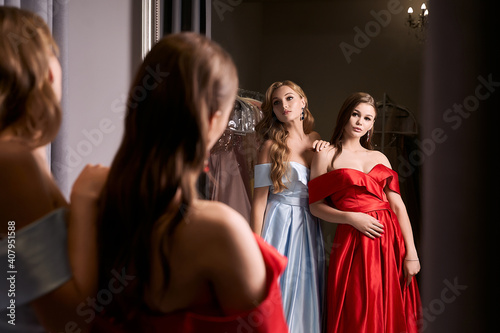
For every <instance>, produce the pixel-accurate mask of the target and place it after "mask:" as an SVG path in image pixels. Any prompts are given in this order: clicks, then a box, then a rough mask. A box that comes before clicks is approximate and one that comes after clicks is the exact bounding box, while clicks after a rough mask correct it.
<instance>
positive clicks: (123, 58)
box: [0, 0, 500, 332]
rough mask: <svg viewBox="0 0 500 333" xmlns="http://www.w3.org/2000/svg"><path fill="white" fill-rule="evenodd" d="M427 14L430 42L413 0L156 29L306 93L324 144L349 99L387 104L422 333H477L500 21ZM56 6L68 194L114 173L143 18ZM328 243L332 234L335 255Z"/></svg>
mask: <svg viewBox="0 0 500 333" xmlns="http://www.w3.org/2000/svg"><path fill="white" fill-rule="evenodd" d="M144 1H145V0H144ZM2 2H3V1H0V3H1V4H4V3H2ZM21 2H22V1H21ZM8 3H9V1H5V4H8ZM151 3H152V4H153V6H154V3H155V1H151ZM200 3H201V4H200ZM426 3H427V7H428V9H429V12H428V18H427V19H428V22H426V25H425V27H423V28H422V31H421V30H420V28H411V27H409V25H408V15H409V14H408V11H407V9H408V7H410V6H412V8H413V9H414V17H417V16H418V12H419V11H420V6H421V4H422V1H420V2H419V1H416V0H401V1H398V0H372V1H367V0H352V1H347V0H329V1H327V0H312V1H311V0H269V1H264V0H239V1H236V0H232V1H230V0H215V1H208V0H207V1H201V0H199V1H194V0H193V1H180V0H179V1H175V0H173V1H167V0H164V1H159V3H158V4H159V8H160V14H159V17H160V18H161V21H160V25H161V26H160V28H159V31H160V35H162V34H163V33H164V31H166V32H169V31H170V32H175V31H179V29H180V30H195V31H196V30H197V29H198V31H202V32H205V33H206V34H207V35H209V36H210V37H211V38H212V39H213V40H215V41H217V42H219V43H220V44H221V45H222V46H223V47H224V48H225V49H226V50H227V51H228V52H229V53H230V54H231V55H232V56H233V58H234V61H235V63H236V65H237V67H238V71H239V78H240V88H241V89H244V90H248V91H252V92H257V93H264V92H265V90H266V88H267V87H268V86H269V85H270V84H271V83H272V82H274V81H282V80H287V79H289V80H292V81H294V82H296V83H298V84H299V85H300V86H301V87H302V88H303V90H304V91H305V93H306V94H307V97H308V100H309V108H310V110H311V112H312V114H313V115H314V117H315V120H316V128H315V129H316V131H318V132H319V133H320V135H321V137H322V138H323V139H324V140H329V139H330V136H331V134H332V130H333V128H334V126H335V120H336V117H337V112H338V110H339V108H340V106H341V103H342V101H343V100H344V99H345V97H347V96H348V95H349V94H350V93H352V92H355V91H365V92H368V93H370V94H371V95H372V96H373V97H374V98H375V99H376V101H377V102H379V105H380V107H379V109H378V110H379V117H378V119H377V127H376V131H377V132H376V137H375V139H376V143H377V147H376V149H380V150H382V149H384V152H385V153H386V154H387V155H388V156H389V159H390V161H391V164H392V165H393V168H394V169H395V170H396V171H397V172H398V173H399V175H400V180H401V184H402V185H401V186H402V191H403V199H404V200H405V203H406V204H407V207H408V211H409V214H410V218H411V220H412V224H413V228H414V231H415V235H416V237H415V238H416V243H417V248H418V250H419V253H420V257H421V260H422V270H421V272H420V274H419V284H420V285H421V292H422V305H423V307H424V325H425V331H426V332H444V331H448V332H472V331H477V332H482V331H486V330H487V329H488V328H490V327H491V326H490V325H491V324H492V318H494V315H493V314H494V313H495V306H496V307H497V308H498V305H493V300H498V297H499V295H498V291H491V290H490V287H489V286H492V285H493V282H494V280H493V279H494V277H493V269H494V266H493V265H492V263H494V262H498V258H496V256H495V253H497V252H498V251H492V249H493V244H494V242H495V240H494V239H493V237H494V235H498V234H499V233H498V232H497V231H498V225H495V224H494V223H496V222H495V221H497V220H498V218H496V217H495V215H492V213H493V207H495V206H494V203H493V200H494V199H493V197H492V196H491V194H490V193H491V189H492V188H494V186H495V184H493V182H492V179H493V180H495V181H496V179H494V178H493V177H491V175H492V172H493V170H492V169H493V166H494V165H497V164H495V163H494V161H495V159H496V158H495V156H494V155H493V152H497V151H498V148H497V147H493V144H494V143H495V142H497V141H498V139H497V138H496V136H497V135H496V134H495V133H494V132H495V131H496V128H495V127H496V125H497V124H498V120H499V119H498V112H497V113H494V112H493V111H494V110H498V105H499V103H498V95H499V92H497V91H496V90H497V89H498V87H499V86H500V75H499V73H498V59H500V57H499V43H498V35H497V32H496V31H495V29H494V28H493V22H495V17H493V14H492V13H493V10H492V4H490V3H489V2H488V1H485V0H480V1H474V2H473V1H464V0H458V1H450V0H443V1H438V0H431V1H426ZM179 6H180V7H179ZM182 7H184V11H183V10H182ZM200 8H201V9H200ZM54 9H58V11H59V12H57V13H56V11H54V16H56V15H61V17H64V19H62V22H60V23H58V24H60V27H59V28H58V29H57V31H58V32H57V34H56V39H57V40H58V43H60V44H61V63H62V67H63V72H64V77H63V101H62V105H63V117H64V119H63V125H62V127H61V131H60V134H59V136H58V138H57V140H56V142H55V144H53V146H52V151H51V155H52V156H51V161H52V170H53V172H54V174H55V176H56V179H57V181H58V183H59V185H60V187H61V189H62V190H63V192H64V193H65V195H68V193H69V191H70V189H71V185H72V184H73V182H74V180H75V178H76V177H77V175H78V174H79V172H80V171H81V169H82V168H83V167H84V166H85V165H86V164H87V163H101V164H104V165H109V163H110V162H111V160H112V158H113V156H114V153H115V151H116V149H117V147H118V144H119V142H120V139H121V134H122V122H123V116H124V113H123V112H124V110H125V98H126V95H127V92H128V89H129V88H130V87H129V85H130V83H131V80H132V75H133V73H134V72H135V70H136V68H137V66H138V65H139V63H140V62H141V58H142V54H143V49H142V48H143V47H144V38H145V37H144V31H143V28H144V25H143V20H144V17H145V16H144V13H143V10H144V7H143V1H137V0H107V1H98V0H86V1H84V0H70V1H57V0H55V1H54ZM198 9H199V11H197V10H198ZM32 10H34V11H38V12H42V14H43V11H44V9H43V8H32ZM176 10H177V12H176ZM151 13H153V16H154V12H153V11H152V12H151ZM150 19H151V21H150V22H149V23H150V24H151V23H153V19H152V17H150ZM151 29H152V30H151V31H154V27H151ZM496 30H498V29H496ZM147 38H150V39H151V38H154V37H152V36H150V35H148V37H147ZM61 41H63V42H62V43H61ZM382 112H385V117H383V118H382V117H381V114H382ZM180 126H182V124H180ZM490 126H491V128H490ZM333 233H334V228H333V227H332V226H331V225H330V226H328V225H324V239H325V247H326V248H327V251H330V248H329V246H328V245H330V247H331V244H332V239H333ZM492 289H494V290H497V288H492ZM495 293H496V294H495ZM495 304H497V302H495Z"/></svg>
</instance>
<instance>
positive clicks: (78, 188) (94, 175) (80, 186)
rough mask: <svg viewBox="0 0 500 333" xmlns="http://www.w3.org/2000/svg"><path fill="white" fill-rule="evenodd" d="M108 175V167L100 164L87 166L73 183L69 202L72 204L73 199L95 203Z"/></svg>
mask: <svg viewBox="0 0 500 333" xmlns="http://www.w3.org/2000/svg"><path fill="white" fill-rule="evenodd" d="M108 173H109V168H108V167H105V166H102V165H100V164H97V165H92V164H87V165H86V166H85V168H83V170H82V172H81V173H80V175H79V176H78V178H77V179H76V180H75V182H74V183H73V188H72V189H71V201H72V202H73V200H74V199H90V200H96V201H97V199H98V198H99V196H100V194H101V192H102V189H103V187H104V184H105V183H106V180H107V178H108Z"/></svg>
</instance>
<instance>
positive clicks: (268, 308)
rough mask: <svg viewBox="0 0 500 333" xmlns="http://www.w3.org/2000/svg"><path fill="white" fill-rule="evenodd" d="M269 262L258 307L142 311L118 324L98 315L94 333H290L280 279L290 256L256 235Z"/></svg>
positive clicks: (263, 255)
mask: <svg viewBox="0 0 500 333" xmlns="http://www.w3.org/2000/svg"><path fill="white" fill-rule="evenodd" d="M255 239H256V240H257V244H258V245H259V247H260V250H261V252H262V257H263V258H264V263H265V265H266V274H267V278H266V284H267V290H268V292H267V296H266V298H265V299H264V301H262V302H261V303H260V304H258V305H257V306H256V307H255V308H254V309H252V310H249V311H246V312H243V313H240V314H236V315H231V316H225V317H218V316H209V315H201V314H197V313H193V312H189V311H176V312H173V313H165V314H153V313H149V312H146V311H144V312H142V313H138V314H137V315H135V316H133V318H131V319H130V320H129V321H127V322H123V323H117V322H115V321H114V319H113V318H109V317H105V316H101V315H99V316H97V317H96V319H95V320H94V322H93V327H92V333H128V332H134V333H142V332H144V333H160V332H162V333H163V332H176V333H198V332H200V333H224V332H227V333H230V332H245V333H288V326H287V324H286V320H285V315H284V313H283V304H282V300H281V290H280V288H279V285H278V278H279V276H280V275H281V273H283V271H284V269H285V267H286V263H287V259H286V257H284V256H282V255H281V254H279V253H278V251H276V249H274V248H273V247H272V246H271V245H269V244H267V243H266V242H265V241H264V240H263V239H262V238H261V237H259V236H257V235H255Z"/></svg>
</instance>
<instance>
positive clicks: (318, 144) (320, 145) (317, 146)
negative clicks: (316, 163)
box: [312, 140, 330, 151]
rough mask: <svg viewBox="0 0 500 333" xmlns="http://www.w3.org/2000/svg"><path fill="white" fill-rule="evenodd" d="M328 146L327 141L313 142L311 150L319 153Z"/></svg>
mask: <svg viewBox="0 0 500 333" xmlns="http://www.w3.org/2000/svg"><path fill="white" fill-rule="evenodd" d="M329 145H330V142H328V141H323V140H314V142H313V145H312V148H313V150H316V151H321V150H323V149H324V148H326V147H328V146H329Z"/></svg>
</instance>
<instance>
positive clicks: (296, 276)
mask: <svg viewBox="0 0 500 333" xmlns="http://www.w3.org/2000/svg"><path fill="white" fill-rule="evenodd" d="M270 171H271V164H270V163H266V164H258V165H256V166H255V180H254V181H255V185H254V186H255V187H256V188H257V187H267V186H269V197H268V200H267V207H266V212H265V216H264V224H263V230H262V238H264V240H265V241H267V242H268V243H269V244H271V245H272V246H274V247H275V248H276V249H277V250H278V251H279V252H280V253H281V254H283V255H284V256H286V257H287V258H288V265H287V268H286V269H285V271H284V273H283V275H282V276H281V278H280V287H281V293H282V297H283V310H284V313H285V317H286V320H287V323H288V326H289V328H290V332H291V333H305V332H307V333H320V332H321V326H322V325H321V323H322V319H323V317H322V315H323V301H324V292H325V256H324V246H323V238H322V233H321V226H320V223H319V220H318V219H317V218H315V217H314V216H312V215H311V213H310V211H309V201H308V200H309V193H308V188H307V182H308V181H309V173H310V170H309V168H307V167H306V166H304V165H302V164H300V163H297V162H289V169H288V173H287V175H286V176H285V177H283V183H284V184H285V186H286V187H287V188H286V189H285V190H284V191H282V192H280V193H273V192H274V188H273V186H272V182H271V178H270Z"/></svg>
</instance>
